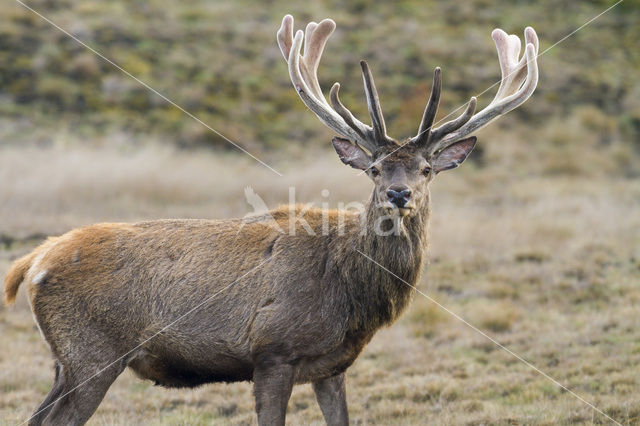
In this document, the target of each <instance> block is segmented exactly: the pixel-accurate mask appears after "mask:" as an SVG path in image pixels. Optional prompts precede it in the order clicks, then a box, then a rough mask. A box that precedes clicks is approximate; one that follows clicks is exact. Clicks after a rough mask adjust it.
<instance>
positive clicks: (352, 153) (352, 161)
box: [331, 136, 371, 170]
mask: <svg viewBox="0 0 640 426" xmlns="http://www.w3.org/2000/svg"><path fill="white" fill-rule="evenodd" d="M331 143H332V144H333V148H334V149H335V150H336V152H337V153H338V157H340V160H342V162H343V163H344V164H347V165H349V166H351V167H353V168H354V169H360V170H366V168H367V167H369V164H371V157H369V154H367V153H366V152H365V150H364V149H362V148H360V147H359V146H358V145H356V144H354V143H351V141H349V140H348V139H343V138H339V137H337V136H335V137H334V138H333V139H331Z"/></svg>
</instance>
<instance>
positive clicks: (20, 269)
mask: <svg viewBox="0 0 640 426" xmlns="http://www.w3.org/2000/svg"><path fill="white" fill-rule="evenodd" d="M34 257H35V253H30V254H28V255H26V256H24V257H21V258H20V259H18V260H16V261H15V262H13V265H11V268H10V269H9V272H7V276H6V277H4V303H5V304H7V305H12V304H13V303H14V302H15V301H16V294H18V287H20V284H22V281H24V276H25V274H26V273H27V271H28V270H29V267H30V266H31V262H32V261H33V258H34Z"/></svg>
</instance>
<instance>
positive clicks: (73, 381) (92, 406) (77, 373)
mask: <svg viewBox="0 0 640 426" xmlns="http://www.w3.org/2000/svg"><path fill="white" fill-rule="evenodd" d="M108 353H109V355H110V356H104V354H103V356H102V357H100V358H101V359H100V360H97V359H96V357H95V356H92V357H91V359H90V360H87V361H88V362H83V363H81V364H80V365H69V364H67V365H65V363H64V361H63V364H62V371H61V374H60V376H61V378H60V383H61V389H60V390H58V392H57V393H56V395H55V396H52V395H51V394H49V396H48V397H47V399H49V397H51V399H52V400H53V401H51V402H49V404H51V403H52V402H53V404H52V405H51V406H50V407H49V408H47V410H49V412H48V414H47V415H46V417H45V418H44V421H43V423H42V424H44V425H83V424H85V423H86V422H87V420H88V419H89V418H90V417H91V416H92V415H93V413H94V412H95V411H96V409H97V408H98V405H100V402H102V399H103V398H104V396H105V394H106V393H107V390H109V387H110V386H111V384H113V382H114V381H115V380H116V378H117V377H118V376H119V375H120V373H122V371H123V370H124V369H125V368H126V364H127V361H126V359H119V358H118V356H119V355H117V354H115V353H113V352H111V351H109V352H108ZM57 383H58V382H56V384H57ZM52 392H53V391H52ZM45 402H46V401H45ZM43 404H44V403H43Z"/></svg>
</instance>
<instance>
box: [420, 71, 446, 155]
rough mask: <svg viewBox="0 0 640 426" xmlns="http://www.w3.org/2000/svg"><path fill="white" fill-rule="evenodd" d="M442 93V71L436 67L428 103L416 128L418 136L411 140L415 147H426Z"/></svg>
mask: <svg viewBox="0 0 640 426" xmlns="http://www.w3.org/2000/svg"><path fill="white" fill-rule="evenodd" d="M441 91H442V70H441V69H440V67H436V68H435V69H434V70H433V85H432V86H431V95H429V102H427V106H426V107H425V108H424V113H423V114H422V121H421V122H420V127H419V128H418V134H417V135H416V136H415V137H414V138H413V143H415V144H417V145H426V143H427V141H428V140H429V137H430V136H431V126H433V122H434V120H435V119H436V113H437V112H438V105H439V104H440V93H441Z"/></svg>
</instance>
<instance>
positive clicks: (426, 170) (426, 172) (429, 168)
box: [422, 166, 431, 176]
mask: <svg viewBox="0 0 640 426" xmlns="http://www.w3.org/2000/svg"><path fill="white" fill-rule="evenodd" d="M429 173H431V167H429V166H427V167H425V168H424V169H422V174H423V175H425V176H428V175H429Z"/></svg>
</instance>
